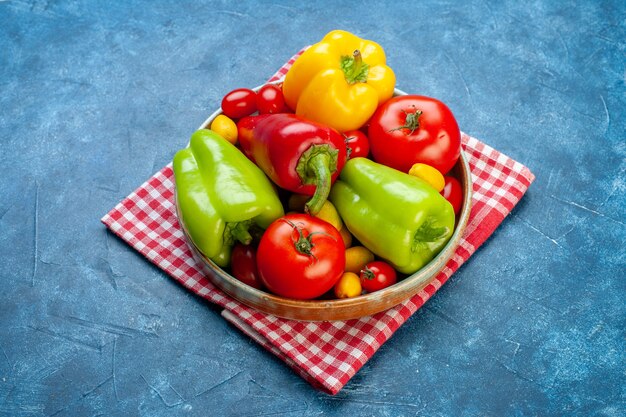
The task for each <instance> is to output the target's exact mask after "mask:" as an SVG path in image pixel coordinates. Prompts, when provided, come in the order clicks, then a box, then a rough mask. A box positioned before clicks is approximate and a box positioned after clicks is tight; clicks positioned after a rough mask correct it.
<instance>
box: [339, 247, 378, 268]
mask: <svg viewBox="0 0 626 417" xmlns="http://www.w3.org/2000/svg"><path fill="white" fill-rule="evenodd" d="M373 260H374V254H373V253H372V252H370V251H369V250H368V249H367V248H366V247H364V246H354V247H352V248H348V249H346V267H345V268H344V270H345V271H346V272H353V273H355V274H358V273H360V272H361V269H363V268H365V265H366V264H367V263H369V262H372V261H373Z"/></svg>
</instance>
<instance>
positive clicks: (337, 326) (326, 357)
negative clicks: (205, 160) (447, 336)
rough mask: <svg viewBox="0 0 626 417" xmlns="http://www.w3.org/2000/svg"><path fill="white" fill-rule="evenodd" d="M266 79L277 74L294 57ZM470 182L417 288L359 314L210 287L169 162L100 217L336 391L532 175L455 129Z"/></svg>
mask: <svg viewBox="0 0 626 417" xmlns="http://www.w3.org/2000/svg"><path fill="white" fill-rule="evenodd" d="M296 57H297V55H296ZM296 57H294V58H292V59H291V60H290V61H289V62H288V63H286V64H285V65H284V66H283V67H282V68H281V69H280V70H279V71H278V72H277V73H276V74H275V75H274V76H273V77H272V78H271V79H270V81H275V80H279V79H280V78H281V77H283V76H284V75H285V73H286V72H287V70H288V68H289V67H290V66H291V64H292V63H293V61H294V60H295V58H296ZM462 143H463V148H464V150H465V154H466V156H467V158H468V160H469V164H470V167H471V171H472V180H473V183H474V194H473V199H472V210H471V214H470V219H469V222H468V225H467V229H466V231H465V234H464V236H463V239H462V241H461V244H460V246H459V247H458V249H457V250H456V253H455V254H454V256H453V257H452V259H451V260H450V261H449V262H448V263H447V265H446V266H445V268H444V269H443V271H442V272H440V273H439V275H438V276H437V277H436V278H435V279H434V280H433V282H432V283H431V284H429V285H428V286H427V287H426V288H424V290H423V291H421V292H420V293H418V294H417V295H415V296H413V297H412V298H411V299H409V300H406V301H405V302H403V303H402V304H400V305H398V306H396V307H394V308H392V309H390V310H387V311H384V312H381V313H378V314H376V315H374V316H370V317H363V318H361V319H358V320H357V319H355V320H349V321H335V322H300V321H294V320H287V319H282V318H278V317H275V316H271V315H268V314H264V313H261V312H259V311H257V310H254V309H252V308H250V307H247V306H245V305H243V304H241V303H239V302H237V301H235V300H233V299H232V298H230V297H229V296H227V295H225V294H224V293H222V292H221V291H220V290H218V289H217V288H215V287H214V286H213V285H212V284H211V283H210V282H209V280H208V279H207V278H205V277H204V276H203V274H202V273H201V272H200V267H199V266H198V265H196V263H195V261H194V258H193V257H192V255H191V252H190V251H189V249H188V248H187V246H186V244H185V240H184V237H183V233H182V231H181V229H180V227H179V225H178V220H177V217H176V210H175V207H174V178H173V172H172V167H171V164H170V165H168V166H166V167H164V168H163V169H161V170H160V171H159V172H157V173H156V174H154V175H153V176H152V177H151V178H150V179H149V180H148V181H147V182H145V183H144V184H142V185H141V187H139V188H138V189H137V190H135V191H134V192H133V193H132V194H131V195H129V196H128V197H127V198H125V199H124V200H123V201H122V202H120V203H119V204H118V205H117V206H115V208H113V209H112V210H111V211H110V212H109V213H108V214H106V215H105V216H104V217H103V218H102V222H103V223H104V224H105V225H106V226H107V227H108V228H109V229H111V231H112V232H113V233H115V234H116V235H117V236H119V237H120V238H122V239H123V240H125V241H126V242H128V244H129V245H131V246H132V247H133V248H135V249H136V250H137V251H139V252H140V253H141V254H142V255H144V256H145V257H146V258H148V259H149V260H150V261H151V262H153V263H154V264H156V265H157V266H159V267H160V268H161V269H163V270H164V271H165V272H167V273H168V274H169V275H171V276H172V278H174V279H175V280H177V281H178V282H180V283H181V284H183V285H184V286H185V287H187V288H188V289H189V290H191V291H192V292H194V293H196V294H198V295H200V296H202V297H204V298H205V299H207V300H209V301H211V302H212V303H215V304H218V305H220V306H222V307H223V308H224V310H223V312H222V315H223V316H224V318H226V320H228V321H229V322H231V323H232V324H233V325H235V326H236V327H237V328H239V329H240V330H241V331H243V332H244V333H246V334H247V335H249V336H250V337H252V339H254V340H255V341H256V342H258V343H259V344H260V345H262V346H263V347H264V348H266V349H267V350H269V351H270V352H272V353H273V354H274V355H276V356H277V357H279V358H280V359H281V360H283V361H284V362H285V363H286V364H287V365H288V366H290V367H291V368H292V369H293V370H294V371H295V372H296V373H298V374H299V375H300V376H301V377H302V378H304V379H305V380H307V381H308V382H310V383H311V384H312V385H314V386H315V387H317V388H319V389H321V390H323V391H326V392H328V393H331V394H336V393H337V392H339V391H340V390H341V388H342V387H343V386H344V385H345V384H346V383H347V382H348V381H349V380H350V378H352V377H353V376H354V375H355V374H356V372H357V371H358V370H359V369H360V368H361V367H362V366H363V365H364V364H365V362H367V360H368V359H369V358H370V357H372V355H374V353H375V352H376V351H377V350H378V349H379V348H380V347H381V346H382V344H383V343H385V342H386V341H387V340H388V339H389V338H390V337H391V336H392V335H393V333H394V332H395V331H396V330H397V329H398V328H399V327H400V326H401V325H402V324H403V323H404V322H405V321H406V320H407V319H408V318H409V317H411V315H413V314H414V313H415V312H416V311H417V310H418V309H419V308H420V307H421V306H422V305H423V304H424V303H425V302H426V301H427V300H428V299H429V298H430V297H431V296H432V295H433V294H434V293H435V292H437V290H438V289H439V288H440V287H441V286H442V285H443V284H444V283H445V282H446V281H447V280H448V278H449V277H450V276H451V275H452V274H453V273H454V271H456V270H457V269H458V268H459V267H460V266H461V265H462V264H463V262H465V261H467V260H468V259H469V257H470V256H471V255H472V254H473V253H474V251H476V249H477V248H478V247H479V246H480V245H481V244H482V243H483V242H484V241H485V240H486V239H487V238H488V237H489V236H490V235H491V234H492V233H493V231H494V230H495V229H496V227H498V225H499V224H500V223H501V222H502V220H503V219H504V218H505V217H506V216H507V214H508V213H509V212H510V211H511V210H512V209H513V207H514V206H515V205H516V204H517V203H518V201H519V200H520V199H521V198H522V196H523V195H524V193H525V192H526V190H527V188H528V187H529V186H530V184H531V183H532V181H533V180H534V175H533V174H532V173H531V172H530V170H529V169H528V168H527V167H525V166H524V165H522V164H520V163H519V162H516V161H514V160H513V159H511V158H509V157H507V156H506V155H503V154H501V153H500V152H498V151H496V150H495V149H493V148H491V147H489V146H487V145H485V144H484V143H482V142H480V141H479V140H477V139H475V138H473V137H471V136H468V135H465V134H463V135H462Z"/></svg>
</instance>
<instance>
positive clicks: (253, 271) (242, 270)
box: [230, 243, 263, 289]
mask: <svg viewBox="0 0 626 417" xmlns="http://www.w3.org/2000/svg"><path fill="white" fill-rule="evenodd" d="M230 265H231V267H230V269H231V272H232V273H233V276H234V277H235V278H237V279H238V280H239V281H241V282H243V283H244V284H247V285H249V286H251V287H254V288H256V289H261V288H263V284H262V283H261V280H260V279H259V271H258V269H257V267H256V250H255V249H254V247H253V246H251V245H243V244H241V243H237V244H236V245H235V246H234V247H233V252H232V254H231V256H230Z"/></svg>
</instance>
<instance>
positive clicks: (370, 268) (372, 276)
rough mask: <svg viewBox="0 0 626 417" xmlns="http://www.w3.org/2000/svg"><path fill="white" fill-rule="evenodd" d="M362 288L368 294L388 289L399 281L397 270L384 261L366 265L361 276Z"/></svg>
mask: <svg viewBox="0 0 626 417" xmlns="http://www.w3.org/2000/svg"><path fill="white" fill-rule="evenodd" d="M360 278H361V286H362V287H363V289H364V290H365V291H367V292H374V291H378V290H382V289H383V288H387V287H388V286H390V285H393V284H395V283H396V281H397V276H396V270H395V269H393V267H392V266H391V265H389V264H388V263H387V262H383V261H374V262H370V263H368V264H367V265H365V268H363V269H362V270H361V274H360Z"/></svg>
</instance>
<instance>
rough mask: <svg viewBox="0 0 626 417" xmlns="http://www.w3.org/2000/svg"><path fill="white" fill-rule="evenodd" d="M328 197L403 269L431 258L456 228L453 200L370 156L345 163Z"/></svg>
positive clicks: (363, 237) (373, 247)
mask: <svg viewBox="0 0 626 417" xmlns="http://www.w3.org/2000/svg"><path fill="white" fill-rule="evenodd" d="M330 201H331V202H332V203H333V204H334V205H335V207H336V208H337V211H338V212H339V214H340V215H341V218H342V219H343V221H344V223H345V225H346V226H347V227H348V230H350V232H351V233H352V234H353V235H354V236H355V237H356V238H357V239H359V241H360V242H361V243H362V244H363V245H364V246H365V247H366V248H368V249H369V250H370V251H372V252H373V253H374V254H376V255H378V256H379V257H381V258H383V259H385V260H387V261H388V262H389V263H391V264H392V265H393V266H394V268H396V269H397V270H398V271H400V272H402V273H405V274H412V273H413V272H415V271H417V270H418V269H420V268H421V267H422V266H424V265H425V264H426V263H428V262H429V261H430V260H431V259H433V258H434V257H435V255H437V253H439V252H440V251H441V249H443V247H444V246H445V244H446V243H447V242H448V240H449V239H450V237H451V236H452V232H453V231H454V210H453V208H452V205H451V204H450V203H449V202H448V201H447V200H446V199H445V198H444V197H443V196H441V194H439V193H438V192H437V190H435V189H434V188H433V187H432V186H430V185H429V184H428V183H426V182H425V181H423V180H421V179H419V178H416V177H414V176H412V175H409V174H405V173H403V172H400V171H397V170H395V169H393V168H389V167H387V166H384V165H381V164H378V163H376V162H373V161H371V160H369V159H366V158H354V159H351V160H349V161H348V162H347V163H346V165H345V166H344V168H343V170H342V171H341V174H340V175H339V180H338V181H337V182H336V183H335V184H334V185H333V188H332V189H331V191H330Z"/></svg>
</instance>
